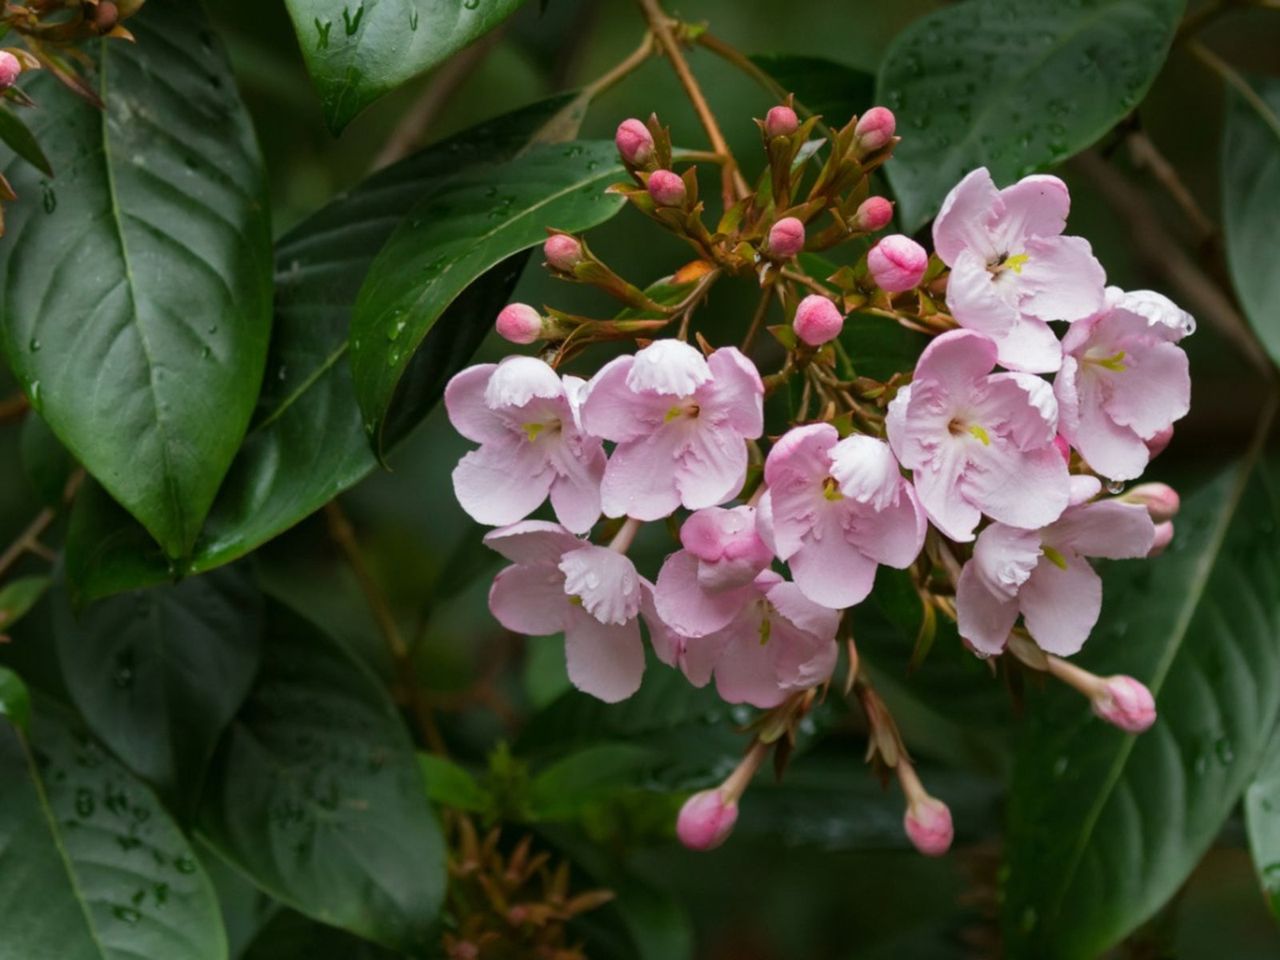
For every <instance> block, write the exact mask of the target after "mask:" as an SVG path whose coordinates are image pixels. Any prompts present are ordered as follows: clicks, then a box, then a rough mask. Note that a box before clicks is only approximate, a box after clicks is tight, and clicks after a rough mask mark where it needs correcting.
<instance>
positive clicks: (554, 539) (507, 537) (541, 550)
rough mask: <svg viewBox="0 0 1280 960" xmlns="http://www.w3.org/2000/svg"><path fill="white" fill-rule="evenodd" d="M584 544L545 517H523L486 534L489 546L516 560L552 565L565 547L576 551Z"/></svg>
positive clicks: (485, 542) (486, 544)
mask: <svg viewBox="0 0 1280 960" xmlns="http://www.w3.org/2000/svg"><path fill="white" fill-rule="evenodd" d="M582 544H583V541H581V540H579V539H578V538H577V537H575V536H574V535H573V534H572V533H570V532H569V531H568V530H566V529H565V528H564V527H562V526H560V524H558V523H548V522H547V521H545V520H523V521H521V522H520V523H513V524H512V525H511V526H509V527H502V528H501V529H498V530H490V531H489V532H488V533H487V534H485V537H484V545H485V546H486V547H488V548H489V549H490V550H493V551H496V552H497V553H500V554H501V555H502V556H504V557H506V558H507V559H508V560H510V561H512V562H513V563H547V564H551V566H553V567H554V566H555V565H556V564H558V563H559V562H560V555H561V554H563V553H564V552H565V551H566V550H576V549H577V548H578V547H580V546H582Z"/></svg>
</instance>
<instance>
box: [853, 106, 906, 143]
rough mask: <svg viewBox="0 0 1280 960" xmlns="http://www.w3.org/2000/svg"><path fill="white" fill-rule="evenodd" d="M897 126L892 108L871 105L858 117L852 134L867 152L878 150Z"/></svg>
mask: <svg viewBox="0 0 1280 960" xmlns="http://www.w3.org/2000/svg"><path fill="white" fill-rule="evenodd" d="M897 126H898V121H897V120H896V119H895V118H894V116H893V111H892V110H890V109H888V108H887V107H872V108H871V109H870V110H868V111H867V112H866V113H864V114H863V115H862V116H861V117H859V118H858V123H857V125H856V126H855V127H854V128H853V135H854V136H855V137H856V138H857V140H858V146H860V147H861V148H862V149H863V150H865V151H867V152H868V153H869V152H871V151H872V150H879V149H880V148H881V147H883V146H884V145H885V144H886V143H888V142H889V141H890V140H892V139H893V131H894V130H895V129H897Z"/></svg>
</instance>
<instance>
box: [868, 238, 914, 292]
mask: <svg viewBox="0 0 1280 960" xmlns="http://www.w3.org/2000/svg"><path fill="white" fill-rule="evenodd" d="M928 266H929V254H927V253H926V252H925V249H924V247H922V246H920V244H918V243H916V242H915V241H914V240H912V239H911V238H910V237H904V236H903V235H902V234H900V233H894V234H890V235H889V236H887V237H885V238H884V239H883V240H881V241H880V242H879V243H877V244H876V245H875V246H874V247H872V248H871V250H870V252H868V253H867V268H868V269H869V270H870V271H871V278H872V279H873V280H875V282H876V286H878V287H879V288H880V289H881V290H884V291H885V292H886V293H902V292H903V291H904V290H910V289H912V288H913V287H915V286H916V284H918V283H919V282H920V279H921V278H922V277H923V276H924V272H925V270H926V269H927V268H928Z"/></svg>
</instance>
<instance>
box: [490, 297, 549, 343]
mask: <svg viewBox="0 0 1280 960" xmlns="http://www.w3.org/2000/svg"><path fill="white" fill-rule="evenodd" d="M495 326H497V328H498V336H500V337H502V338H503V339H504V340H509V341H511V342H512V343H519V344H526V343H533V342H534V341H535V340H538V339H540V338H541V337H542V316H541V315H540V314H539V313H538V311H537V310H535V309H533V307H531V306H529V305H528V304H527V303H509V304H507V305H506V306H505V307H503V308H502V310H501V312H500V313H499V314H498V321H497V323H496V324H495Z"/></svg>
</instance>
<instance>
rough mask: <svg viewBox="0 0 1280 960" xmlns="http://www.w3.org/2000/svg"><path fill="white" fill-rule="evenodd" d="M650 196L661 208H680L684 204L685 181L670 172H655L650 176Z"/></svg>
mask: <svg viewBox="0 0 1280 960" xmlns="http://www.w3.org/2000/svg"><path fill="white" fill-rule="evenodd" d="M648 188H649V196H651V197H653V202H654V203H656V204H658V206H660V207H678V206H680V204H682V203H684V197H685V186H684V180H683V179H682V178H681V177H680V175H679V174H678V173H672V172H671V171H670V170H655V171H653V173H651V174H649V183H648Z"/></svg>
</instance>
